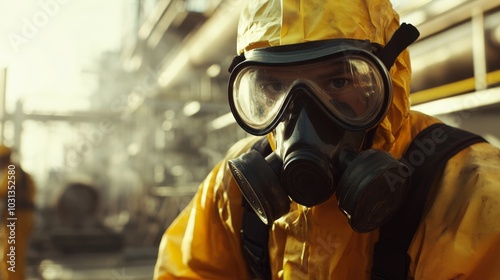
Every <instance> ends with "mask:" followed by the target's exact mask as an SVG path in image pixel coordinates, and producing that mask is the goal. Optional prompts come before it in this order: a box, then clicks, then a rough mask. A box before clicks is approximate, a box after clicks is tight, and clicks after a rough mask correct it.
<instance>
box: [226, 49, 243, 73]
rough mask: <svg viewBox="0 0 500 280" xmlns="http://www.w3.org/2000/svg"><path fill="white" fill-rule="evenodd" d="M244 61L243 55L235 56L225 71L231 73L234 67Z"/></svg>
mask: <svg viewBox="0 0 500 280" xmlns="http://www.w3.org/2000/svg"><path fill="white" fill-rule="evenodd" d="M244 60H245V54H244V53H242V54H240V55H237V56H235V57H234V58H233V61H232V62H231V65H229V68H228V69H227V70H228V71H229V73H231V72H233V70H234V67H236V65H238V64H240V63H241V62H243V61H244Z"/></svg>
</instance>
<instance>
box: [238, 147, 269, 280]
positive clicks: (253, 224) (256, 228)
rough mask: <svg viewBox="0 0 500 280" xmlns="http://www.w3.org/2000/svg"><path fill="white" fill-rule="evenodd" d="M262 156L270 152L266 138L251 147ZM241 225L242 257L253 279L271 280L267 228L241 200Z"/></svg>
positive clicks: (246, 203) (248, 205) (245, 202)
mask: <svg viewBox="0 0 500 280" xmlns="http://www.w3.org/2000/svg"><path fill="white" fill-rule="evenodd" d="M252 149H253V150H256V151H257V152H259V153H260V154H262V155H264V156H265V155H268V154H270V153H271V152H272V150H271V146H270V145H269V142H268V141H267V138H266V137H263V138H262V139H260V140H259V141H257V142H256V143H255V144H254V145H253V147H252ZM243 207H244V208H245V210H244V211H243V224H242V225H241V240H242V243H243V244H242V245H243V256H244V257H245V259H246V261H247V266H248V268H249V270H250V272H251V274H252V276H253V277H254V278H253V279H266V280H267V279H271V265H270V263H269V248H268V241H269V226H267V225H266V224H264V223H263V222H262V221H261V220H260V219H259V217H258V216H257V214H255V211H254V210H253V209H252V207H251V206H250V204H248V202H247V201H246V199H245V198H243Z"/></svg>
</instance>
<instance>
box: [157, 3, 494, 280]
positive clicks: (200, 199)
mask: <svg viewBox="0 0 500 280" xmlns="http://www.w3.org/2000/svg"><path fill="white" fill-rule="evenodd" d="M398 27H399V18H398V15H397V14H396V12H395V11H393V9H392V6H391V4H390V2H389V1H388V0H371V1H368V0H345V1H341V0H281V1H276V0H271V1H264V0H255V1H250V3H249V4H248V6H246V7H245V8H244V10H243V13H242V16H241V20H240V24H239V27H238V42H237V46H238V52H240V53H241V52H246V51H249V50H251V49H254V48H258V47H265V46H275V45H286V44H292V43H300V42H306V41H313V40H321V39H328V38H356V39H369V40H370V41H372V42H376V43H379V44H381V45H385V44H386V43H387V41H388V40H389V39H390V38H391V36H392V34H393V33H394V32H395V30H396V29H397V28H398ZM390 74H391V77H392V79H393V86H394V100H393V104H392V105H391V107H390V109H389V112H388V114H387V116H386V118H385V119H384V120H383V121H382V123H381V124H380V126H379V127H378V129H377V132H376V136H375V140H374V146H373V147H374V148H376V149H381V150H385V151H388V152H389V153H391V154H392V155H393V156H394V157H395V158H401V156H402V155H403V153H404V152H405V150H406V149H407V147H408V145H409V144H410V142H411V140H412V139H413V138H414V137H415V135H416V134H417V133H418V132H420V131H421V130H423V129H424V128H426V127H427V126H429V125H430V124H433V123H436V122H438V120H437V119H435V118H432V117H429V116H426V115H423V114H421V113H418V112H411V111H410V109H409V107H410V106H409V98H408V95H409V88H410V85H409V83H410V74H411V69H410V62H409V55H408V52H407V51H405V52H403V53H402V54H401V55H400V56H399V57H398V59H397V61H396V63H395V64H394V66H393V67H392V68H391V69H390ZM269 139H270V142H271V146H273V144H274V143H273V140H272V137H270V138H269ZM254 141H255V138H249V139H245V140H242V141H240V142H239V143H237V144H235V145H234V146H233V147H232V148H231V150H230V151H229V152H228V154H227V156H226V158H225V159H224V160H223V161H221V162H220V163H219V164H218V165H217V166H216V167H215V168H214V169H213V170H212V172H211V173H210V174H209V176H208V177H207V178H206V180H205V181H204V182H203V183H202V184H201V186H200V188H199V191H198V192H197V193H196V195H195V196H194V198H193V200H192V201H191V203H190V204H189V205H188V206H187V207H186V209H185V210H184V211H183V212H182V213H181V214H180V215H179V217H178V218H177V219H176V220H175V221H174V222H173V223H172V225H171V226H170V227H169V228H168V229H167V230H166V232H165V234H164V236H163V239H162V242H161V244H160V248H159V255H158V260H157V264H156V268H155V277H154V278H155V279H249V278H250V277H249V275H248V271H247V267H246V264H245V261H244V259H243V257H242V253H241V240H240V230H241V222H242V211H243V209H242V203H241V201H242V198H241V194H240V191H239V189H238V188H237V186H236V184H235V182H234V180H233V179H232V176H231V173H230V171H229V170H228V167H227V160H228V159H232V158H235V157H237V156H238V155H240V154H241V153H243V152H245V151H247V150H248V149H249V148H250V147H251V145H252V143H253V142H254ZM499 182H500V150H498V149H497V148H494V147H493V146H491V145H489V144H487V143H480V144H475V145H473V146H471V147H469V148H466V149H465V150H463V151H461V152H460V153H458V154H457V155H456V156H454V157H453V158H452V159H451V160H449V162H448V163H447V165H446V168H445V170H444V173H443V176H442V177H441V178H440V179H439V180H437V181H436V182H435V184H434V189H433V191H432V192H431V194H432V195H431V196H430V197H429V201H428V203H427V205H426V209H425V212H424V216H423V220H422V222H421V223H420V226H419V228H418V230H417V233H416V235H415V236H414V239H413V241H412V244H411V246H410V248H409V251H408V252H409V255H410V257H411V264H410V278H411V279H429V280H436V279H500V183H499ZM291 207H292V209H291V211H290V212H289V213H288V214H287V215H285V216H283V217H282V218H280V219H278V220H277V221H275V222H274V224H273V225H272V228H271V230H270V233H269V234H270V238H269V250H270V252H269V254H270V260H271V269H272V274H273V278H274V279H369V276H370V269H371V265H372V254H373V246H374V243H375V242H376V241H377V239H378V231H373V232H370V233H367V234H359V233H356V232H354V231H353V230H352V229H351V227H350V226H349V224H348V222H347V219H346V218H345V217H344V216H343V214H342V213H341V212H340V210H339V209H338V206H337V201H336V198H335V197H331V198H330V199H329V200H328V201H326V202H325V203H323V204H320V205H318V206H315V207H311V208H306V207H303V206H300V205H297V204H295V203H292V206H291Z"/></svg>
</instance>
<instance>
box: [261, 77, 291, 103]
mask: <svg viewBox="0 0 500 280" xmlns="http://www.w3.org/2000/svg"><path fill="white" fill-rule="evenodd" d="M259 89H260V91H261V92H262V93H264V94H265V95H266V96H267V97H269V98H271V99H276V98H277V97H279V96H281V95H282V94H283V92H284V91H285V89H286V86H285V84H284V83H283V82H279V81H271V80H268V81H262V82H261V84H260V85H259Z"/></svg>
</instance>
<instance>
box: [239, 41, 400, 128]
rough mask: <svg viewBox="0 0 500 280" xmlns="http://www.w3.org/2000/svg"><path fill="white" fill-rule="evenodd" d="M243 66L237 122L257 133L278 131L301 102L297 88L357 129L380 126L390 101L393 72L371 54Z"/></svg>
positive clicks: (332, 116) (333, 116) (332, 118)
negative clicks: (294, 105) (292, 106)
mask: <svg viewBox="0 0 500 280" xmlns="http://www.w3.org/2000/svg"><path fill="white" fill-rule="evenodd" d="M244 64H245V63H242V65H244ZM242 65H239V69H237V70H236V71H234V72H233V73H232V77H231V80H230V83H231V86H230V96H229V98H230V105H231V110H232V111H233V114H234V115H235V117H236V119H237V121H238V123H239V124H240V125H241V126H242V127H243V128H244V129H245V130H247V132H249V133H251V134H255V135H264V134H266V133H269V132H270V131H272V130H274V129H275V128H276V126H277V125H278V124H279V122H280V119H282V118H283V114H284V113H285V112H286V111H287V106H290V104H292V103H294V100H295V99H297V98H300V96H298V95H299V94H298V92H301V91H300V90H297V89H301V88H302V89H304V88H305V89H307V92H309V93H311V95H312V96H313V97H314V98H315V99H316V100H317V101H318V104H319V105H320V107H321V109H323V110H325V111H326V112H327V116H328V118H329V120H330V121H332V122H334V123H336V124H337V125H339V126H341V127H342V128H344V129H347V130H353V131H357V130H365V131H366V130H368V129H371V128H372V127H373V126H374V125H376V124H377V123H378V122H380V120H381V118H382V117H383V115H384V114H385V111H386V109H387V104H388V100H389V99H390V92H391V90H390V85H389V77H388V74H387V72H385V71H384V70H385V69H384V68H383V67H381V64H380V63H379V62H378V61H377V60H376V59H375V58H374V57H373V56H371V55H370V54H369V53H361V52H360V53H357V52H354V53H350V52H347V51H343V52H339V53H337V54H335V55H331V56H325V57H318V58H313V59H310V60H304V61H298V62H285V63H275V62H273V63H254V62H251V61H250V62H248V63H247V65H246V66H242Z"/></svg>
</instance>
